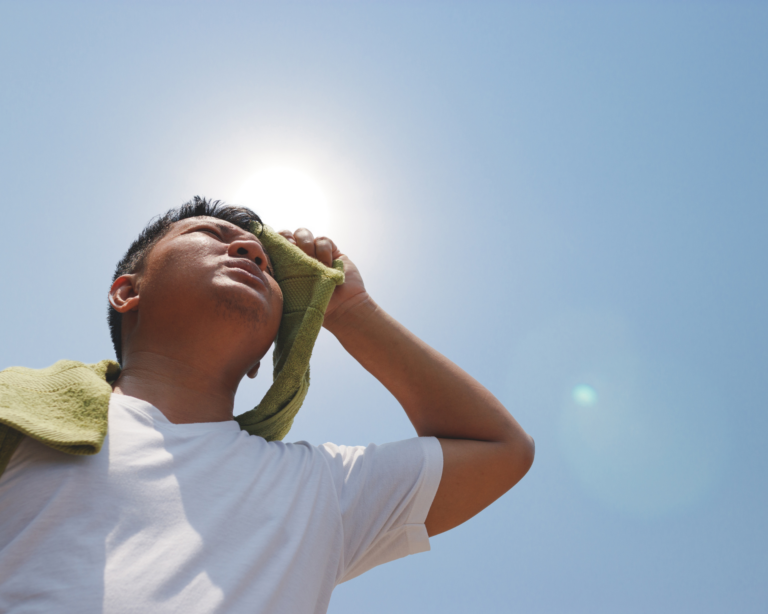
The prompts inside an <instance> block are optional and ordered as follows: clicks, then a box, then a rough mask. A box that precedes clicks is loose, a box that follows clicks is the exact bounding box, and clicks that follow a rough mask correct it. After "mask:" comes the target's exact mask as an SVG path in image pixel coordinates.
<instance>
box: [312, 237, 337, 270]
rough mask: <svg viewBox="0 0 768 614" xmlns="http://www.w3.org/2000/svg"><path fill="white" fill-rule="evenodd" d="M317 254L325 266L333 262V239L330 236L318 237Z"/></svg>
mask: <svg viewBox="0 0 768 614" xmlns="http://www.w3.org/2000/svg"><path fill="white" fill-rule="evenodd" d="M315 254H317V256H316V257H317V259H318V260H319V261H320V262H322V263H323V264H324V265H325V266H331V265H332V264H333V241H331V240H330V239H329V238H328V237H318V238H317V239H315Z"/></svg>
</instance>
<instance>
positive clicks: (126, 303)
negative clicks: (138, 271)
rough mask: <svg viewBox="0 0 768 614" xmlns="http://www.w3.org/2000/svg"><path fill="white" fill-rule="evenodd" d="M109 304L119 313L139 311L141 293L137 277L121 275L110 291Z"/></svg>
mask: <svg viewBox="0 0 768 614" xmlns="http://www.w3.org/2000/svg"><path fill="white" fill-rule="evenodd" d="M109 304H110V305H112V307H114V309H115V311H117V312H118V313H128V312H129V311H138V310H139V292H138V290H137V288H136V276H135V275H121V276H120V277H118V278H117V279H116V280H115V281H114V283H113V284H112V287H111V288H110V289H109Z"/></svg>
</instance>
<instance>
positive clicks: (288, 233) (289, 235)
mask: <svg viewBox="0 0 768 614" xmlns="http://www.w3.org/2000/svg"><path fill="white" fill-rule="evenodd" d="M277 234H279V235H280V236H282V237H285V238H286V239H287V240H288V241H289V242H290V243H293V244H294V245H296V239H294V238H293V233H292V232H291V231H290V230H281V231H280V232H278V233H277Z"/></svg>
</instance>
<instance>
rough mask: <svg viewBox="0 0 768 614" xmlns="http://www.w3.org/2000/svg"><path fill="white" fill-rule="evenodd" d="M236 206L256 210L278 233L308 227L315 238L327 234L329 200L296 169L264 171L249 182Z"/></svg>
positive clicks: (245, 184)
mask: <svg viewBox="0 0 768 614" xmlns="http://www.w3.org/2000/svg"><path fill="white" fill-rule="evenodd" d="M234 204H237V205H244V206H246V207H249V208H250V209H253V210H254V211H255V212H256V213H257V214H258V215H259V217H261V219H262V220H263V221H264V223H265V224H267V225H269V226H271V227H272V228H274V229H275V230H291V231H293V230H296V229H297V228H309V230H311V231H312V233H313V234H314V235H315V236H320V235H325V234H327V233H328V230H329V225H330V216H329V211H328V199H327V197H326V195H325V193H324V192H323V190H322V188H321V187H320V186H319V185H318V184H317V182H316V181H315V180H314V179H312V178H311V177H310V176H308V175H306V174H305V173H302V172H301V171H298V170H296V169H293V168H288V167H284V166H273V167H269V168H265V169H262V170H260V171H258V172H257V173H255V174H254V175H252V176H251V177H250V178H249V179H248V181H246V182H245V183H244V184H243V186H242V188H241V189H240V191H239V192H238V194H237V196H236V197H235V201H234Z"/></svg>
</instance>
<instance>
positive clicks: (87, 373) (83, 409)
mask: <svg viewBox="0 0 768 614" xmlns="http://www.w3.org/2000/svg"><path fill="white" fill-rule="evenodd" d="M252 230H253V232H254V234H256V235H257V236H258V237H259V239H260V240H261V242H262V243H263V245H264V247H265V249H266V250H267V252H268V253H269V255H270V258H271V260H272V265H273V267H274V269H275V277H276V279H277V283H278V284H279V285H280V288H281V290H282V292H283V316H282V320H281V322H280V329H279V331H278V333H277V339H275V350H274V355H273V363H274V365H273V383H272V386H271V387H270V388H269V390H268V391H267V394H266V395H265V396H264V399H263V400H262V401H261V403H259V404H258V405H257V406H256V408H254V409H252V410H251V411H248V412H246V413H244V414H242V415H240V416H237V417H236V418H235V419H236V420H237V422H238V423H239V424H240V428H242V429H243V430H245V431H247V432H248V433H250V434H252V435H259V436H261V437H264V438H265V439H267V440H269V441H273V440H279V439H282V438H283V437H285V436H286V435H287V434H288V431H289V430H290V428H291V425H292V424H293V419H294V417H295V416H296V413H297V412H298V411H299V408H300V407H301V404H302V402H303V401H304V398H305V397H306V396H307V390H308V389H309V358H310V356H311V355H312V348H313V347H314V344H315V340H316V339H317V335H318V334H319V332H320V328H321V326H322V324H323V316H324V314H325V309H326V307H328V301H330V299H331V295H332V294H333V290H334V289H335V287H336V286H337V285H339V284H342V283H344V272H343V268H344V267H343V264H342V262H341V261H340V260H336V261H334V263H333V267H331V268H329V267H326V266H324V265H323V264H321V263H320V262H318V261H317V260H315V259H314V258H311V257H309V256H307V255H306V254H305V253H304V252H303V251H301V249H299V248H298V247H296V246H295V245H292V244H291V243H289V242H288V241H287V240H286V239H285V238H283V237H282V236H280V235H279V234H277V233H276V232H274V231H273V230H272V229H271V228H269V227H268V226H264V227H263V228H262V227H261V226H260V225H254V227H253V229H252ZM119 373H120V366H119V365H118V364H117V363H116V362H114V361H113V360H102V361H101V362H99V363H97V364H92V365H86V364H83V363H80V362H75V361H72V360H60V361H59V362H57V363H56V364H54V365H52V366H50V367H47V368H45V369H28V368H25V367H10V368H8V369H5V370H4V371H0V475H2V472H3V471H4V470H5V467H6V466H7V464H8V461H9V460H10V458H11V456H12V455H13V452H14V451H15V450H16V447H17V446H18V444H19V442H20V441H21V439H22V435H28V436H30V437H33V438H35V439H37V440H39V441H41V442H42V443H45V444H46V445H48V446H50V447H52V448H54V449H56V450H60V451H62V452H67V453H68V454H96V453H97V452H99V450H101V445H102V443H103V442H104V437H105V435H106V433H107V412H108V409H109V396H110V394H111V393H112V383H113V382H114V381H115V380H116V379H117V376H118V375H119Z"/></svg>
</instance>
